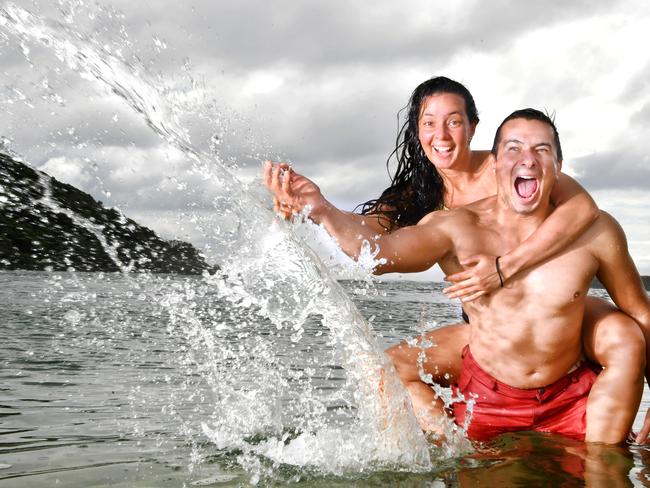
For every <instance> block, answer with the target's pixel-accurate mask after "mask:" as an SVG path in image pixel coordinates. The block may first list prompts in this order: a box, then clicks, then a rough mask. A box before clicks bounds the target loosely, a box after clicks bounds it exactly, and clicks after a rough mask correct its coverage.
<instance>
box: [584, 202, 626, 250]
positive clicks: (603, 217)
mask: <svg viewBox="0 0 650 488" xmlns="http://www.w3.org/2000/svg"><path fill="white" fill-rule="evenodd" d="M582 238H583V239H584V242H586V243H588V245H590V246H591V247H592V248H593V250H594V251H597V252H598V251H601V250H603V249H604V248H606V247H610V246H612V245H618V244H619V243H621V242H624V241H625V240H626V238H625V232H624V231H623V228H622V227H621V224H619V223H618V221H617V220H616V219H615V218H614V217H612V216H611V215H610V214H608V213H607V212H605V211H604V210H601V211H600V215H599V216H598V218H597V219H596V220H595V221H594V223H593V224H592V225H591V227H590V228H589V229H588V230H587V232H585V233H584V234H583V236H582Z"/></svg>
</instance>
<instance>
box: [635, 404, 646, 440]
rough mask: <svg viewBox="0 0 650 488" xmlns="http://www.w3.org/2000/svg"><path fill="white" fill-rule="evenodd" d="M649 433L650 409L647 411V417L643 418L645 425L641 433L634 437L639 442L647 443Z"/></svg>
mask: <svg viewBox="0 0 650 488" xmlns="http://www.w3.org/2000/svg"><path fill="white" fill-rule="evenodd" d="M648 434H650V409H648V411H647V412H646V413H645V418H644V419H643V427H641V430H640V431H639V434H638V435H637V436H636V439H634V442H636V443H637V444H647V442H648Z"/></svg>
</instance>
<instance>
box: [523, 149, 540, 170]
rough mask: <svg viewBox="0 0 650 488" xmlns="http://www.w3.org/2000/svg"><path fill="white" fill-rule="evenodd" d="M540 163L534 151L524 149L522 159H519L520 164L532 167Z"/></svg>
mask: <svg viewBox="0 0 650 488" xmlns="http://www.w3.org/2000/svg"><path fill="white" fill-rule="evenodd" d="M537 163H538V161H537V153H536V152H535V151H533V150H532V149H524V150H523V151H522V153H521V158H520V159H519V164H521V165H524V166H527V167H532V166H535V165H536V164H537Z"/></svg>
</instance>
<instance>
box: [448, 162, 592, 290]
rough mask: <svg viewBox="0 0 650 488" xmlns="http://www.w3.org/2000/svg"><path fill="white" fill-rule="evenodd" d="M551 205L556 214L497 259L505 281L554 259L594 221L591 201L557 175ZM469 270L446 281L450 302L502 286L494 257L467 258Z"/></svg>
mask: <svg viewBox="0 0 650 488" xmlns="http://www.w3.org/2000/svg"><path fill="white" fill-rule="evenodd" d="M551 202H552V203H553V204H554V206H555V210H554V211H553V212H552V213H551V215H550V216H549V217H548V218H547V219H546V220H545V221H544V222H543V223H542V225H541V226H540V227H539V228H538V229H537V230H536V231H535V232H534V233H533V234H532V235H531V236H530V237H529V238H528V239H526V240H525V241H524V242H522V243H521V244H520V245H519V246H517V247H516V248H514V249H513V250H512V251H510V252H508V253H507V254H504V255H503V256H501V258H500V259H499V268H500V270H501V273H502V276H503V277H504V278H505V280H506V281H507V280H508V278H510V277H511V276H513V275H515V274H517V273H518V272H520V271H523V270H525V269H528V268H530V267H531V266H535V265H536V264H539V263H541V262H542V261H544V260H546V259H548V258H550V257H552V256H554V255H555V254H557V253H558V252H559V251H561V250H562V249H564V248H565V247H566V246H568V245H569V244H570V243H572V242H573V241H575V240H576V239H577V238H578V237H579V236H580V235H581V234H582V233H583V232H584V231H585V230H586V229H587V228H588V227H589V226H590V225H591V224H592V223H593V222H594V221H595V220H596V219H597V218H598V215H599V210H598V207H597V206H596V204H595V203H594V201H593V199H592V198H591V197H590V196H589V194H588V193H587V192H586V191H585V190H584V188H582V187H581V186H580V185H579V184H578V183H577V182H576V181H575V180H574V179H573V178H571V177H570V176H567V175H565V174H563V173H560V176H559V179H558V181H557V183H556V184H555V186H554V188H553V193H552V194H551ZM461 264H462V265H463V266H467V267H468V269H466V270H465V271H462V272H460V273H455V274H453V275H450V276H448V277H447V279H448V280H449V281H452V282H454V283H456V284H455V285H452V286H450V287H448V288H446V289H445V290H444V292H445V293H446V294H447V296H448V297H449V298H461V299H463V301H468V300H473V299H475V298H478V297H480V296H482V295H484V294H486V293H489V292H490V291H493V290H495V289H496V288H498V287H499V286H500V285H501V282H500V280H499V276H498V274H497V272H496V267H495V256H488V255H476V256H470V257H468V258H467V259H465V260H464V261H463V262H462V263H461Z"/></svg>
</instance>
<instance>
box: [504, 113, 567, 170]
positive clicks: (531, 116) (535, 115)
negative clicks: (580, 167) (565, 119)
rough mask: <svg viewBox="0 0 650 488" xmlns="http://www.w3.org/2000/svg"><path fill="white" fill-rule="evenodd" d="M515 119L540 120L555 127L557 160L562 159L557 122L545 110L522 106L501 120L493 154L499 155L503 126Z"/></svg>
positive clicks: (552, 127)
mask: <svg viewBox="0 0 650 488" xmlns="http://www.w3.org/2000/svg"><path fill="white" fill-rule="evenodd" d="M514 119H525V120H538V121H540V122H544V123H545V124H548V125H550V126H551V129H553V137H554V139H555V140H554V142H555V147H556V154H557V160H558V161H562V146H561V145H560V134H558V132H557V127H555V122H554V121H553V118H551V117H549V116H548V115H547V114H545V113H544V112H541V111H539V110H537V109H534V108H522V109H521V110H515V111H514V112H512V113H511V114H510V115H508V116H507V117H506V118H505V119H503V122H501V125H500V126H499V128H498V129H497V133H496V134H495V135H494V143H493V144H492V154H493V155H494V157H496V156H497V148H498V146H499V143H500V142H501V128H502V127H503V125H504V124H505V123H506V122H508V121H510V120H514Z"/></svg>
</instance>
